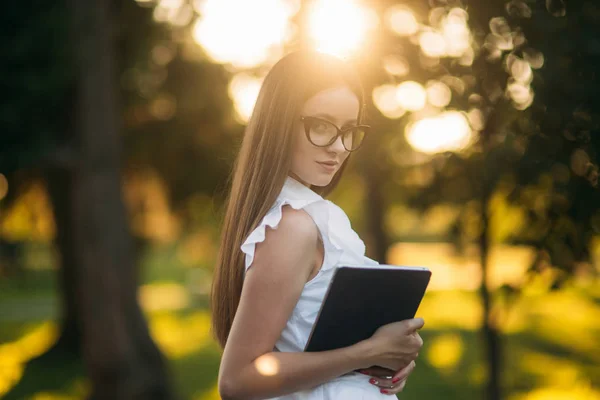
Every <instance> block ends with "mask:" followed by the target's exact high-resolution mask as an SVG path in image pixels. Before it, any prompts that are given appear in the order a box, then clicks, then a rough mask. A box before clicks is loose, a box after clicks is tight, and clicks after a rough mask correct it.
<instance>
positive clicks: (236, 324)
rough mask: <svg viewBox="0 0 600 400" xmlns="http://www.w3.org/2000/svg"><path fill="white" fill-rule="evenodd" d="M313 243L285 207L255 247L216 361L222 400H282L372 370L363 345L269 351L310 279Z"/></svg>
mask: <svg viewBox="0 0 600 400" xmlns="http://www.w3.org/2000/svg"><path fill="white" fill-rule="evenodd" d="M317 238H318V231H317V227H316V225H315V224H314V222H313V220H312V218H311V217H310V216H309V215H308V214H307V213H306V212H304V211H302V210H294V209H292V208H289V207H284V208H283V216H282V219H281V221H280V223H279V224H278V226H277V228H276V229H267V232H266V237H265V240H264V242H262V243H259V244H258V245H257V246H256V250H255V255H254V261H253V263H252V266H251V267H250V268H249V269H248V270H247V272H246V277H245V280H244V285H243V288H242V294H241V299H240V304H239V307H238V310H237V313H236V315H235V318H234V321H233V324H232V327H231V332H230V334H229V337H228V340H227V343H226V345H225V349H224V353H223V358H222V360H221V367H220V370H219V392H220V394H221V396H222V397H223V399H261V398H269V397H276V396H281V395H284V394H289V393H292V392H295V391H299V390H303V389H308V388H311V387H314V386H317V385H319V384H321V383H324V382H327V381H329V380H331V379H333V378H335V377H337V376H340V375H343V374H345V373H347V372H350V371H352V370H355V369H357V368H364V367H368V366H370V365H372V364H369V362H365V361H363V360H367V361H368V358H367V356H368V354H369V351H370V347H369V344H368V343H367V342H364V343H359V344H357V345H355V346H351V347H346V348H343V349H337V350H331V351H326V352H314V353H304V352H274V351H273V349H274V347H275V343H276V342H277V340H278V338H279V336H280V335H281V332H282V330H283V329H284V327H285V326H286V323H287V321H288V319H289V317H290V315H291V313H292V311H293V310H294V307H295V306H296V303H297V302H298V299H299V297H300V294H301V292H302V289H303V288H304V285H305V284H306V281H307V279H308V277H309V275H310V273H311V270H312V267H313V264H314V261H315V257H316V251H317V245H318V241H317Z"/></svg>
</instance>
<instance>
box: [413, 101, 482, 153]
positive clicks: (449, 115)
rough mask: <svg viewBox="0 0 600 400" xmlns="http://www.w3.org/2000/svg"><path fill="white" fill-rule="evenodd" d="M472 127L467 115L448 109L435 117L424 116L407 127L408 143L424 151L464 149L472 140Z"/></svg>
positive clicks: (437, 151)
mask: <svg viewBox="0 0 600 400" xmlns="http://www.w3.org/2000/svg"><path fill="white" fill-rule="evenodd" d="M471 135H472V131H471V127H470V126H469V122H468V121H467V118H466V117H465V115H464V114H463V113H461V112H458V111H446V112H444V113H441V114H439V115H437V116H435V117H431V118H423V119H420V120H418V121H416V122H414V123H411V124H410V125H409V126H408V127H407V129H406V138H407V140H408V143H409V144H410V145H411V146H412V147H413V148H414V149H416V150H418V151H421V152H423V153H430V154H432V153H439V152H442V151H456V150H460V149H463V148H464V147H465V146H466V145H467V144H468V143H469V141H470V140H471Z"/></svg>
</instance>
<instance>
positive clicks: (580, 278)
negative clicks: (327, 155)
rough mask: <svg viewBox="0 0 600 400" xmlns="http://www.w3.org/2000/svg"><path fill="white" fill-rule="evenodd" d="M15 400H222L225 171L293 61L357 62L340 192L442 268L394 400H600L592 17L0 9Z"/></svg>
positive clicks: (373, 237)
mask: <svg viewBox="0 0 600 400" xmlns="http://www.w3.org/2000/svg"><path fill="white" fill-rule="evenodd" d="M0 20H1V21H2V23H1V24H0V30H2V35H0V49H1V51H2V54H3V57H2V63H1V64H0V80H1V81H2V88H3V91H2V92H3V93H2V94H3V96H2V100H1V102H0V129H1V134H0V397H2V398H6V399H19V400H20V399H35V400H51V399H53V400H58V399H61V400H64V399H80V398H99V399H104V398H106V399H109V398H110V399H133V398H140V399H174V398H181V399H194V400H212V399H218V398H219V396H218V390H217V386H216V384H217V374H218V366H219V360H220V354H221V353H220V349H219V348H218V346H217V345H216V343H215V342H214V340H213V339H212V337H211V335H210V331H209V329H210V312H209V309H208V295H209V291H210V282H211V274H212V269H213V265H214V262H215V258H216V252H217V249H218V241H219V222H220V218H221V216H222V205H223V201H224V198H225V195H226V192H227V188H228V176H229V175H228V174H229V172H230V168H231V165H232V162H233V160H234V157H235V154H236V151H237V148H238V146H239V144H240V141H241V138H242V136H243V129H244V124H245V123H246V121H247V120H248V117H249V115H250V114H251V110H252V107H253V103H254V101H255V98H256V95H257V93H258V90H259V87H260V82H261V80H262V78H263V77H264V76H265V74H266V72H267V71H268V70H269V68H270V66H272V65H273V63H274V62H276V61H277V60H278V59H279V58H280V57H281V56H282V55H284V54H285V53H287V52H289V51H292V50H295V49H300V48H315V49H318V50H319V51H323V52H328V53H332V54H336V55H338V56H340V57H344V58H346V59H348V60H349V61H350V62H353V63H354V64H355V65H356V66H357V68H359V70H360V71H361V74H362V76H363V77H364V81H365V90H366V93H367V101H368V105H367V112H368V122H369V123H370V124H371V125H372V126H373V133H372V135H371V136H370V137H369V140H368V141H367V143H366V144H365V146H364V147H363V148H362V149H361V151H360V152H359V154H357V156H356V157H354V159H353V160H352V162H353V163H352V165H351V166H350V168H349V170H347V173H346V176H345V178H344V179H343V180H342V183H341V184H340V186H339V187H338V188H337V189H336V191H335V192H334V193H333V194H332V195H331V197H330V198H331V200H333V201H334V202H336V203H337V204H339V205H340V206H341V207H342V208H343V209H344V210H345V211H346V212H347V214H348V215H349V217H350V220H351V221H352V224H353V227H354V229H355V230H356V231H357V232H358V233H359V234H360V236H361V237H363V238H364V239H365V242H366V244H367V255H369V256H370V257H372V258H374V259H377V260H378V261H380V262H382V263H390V264H401V265H423V266H427V267H429V268H431V269H432V271H433V278H432V281H431V285H430V287H429V290H428V293H427V295H426V297H425V299H424V300H423V303H422V305H421V308H420V310H419V313H418V315H419V316H421V317H423V318H424V319H425V321H426V325H425V328H424V330H423V331H422V336H423V338H424V342H425V344H424V348H423V351H422V352H421V356H420V357H419V360H418V366H417V368H416V370H415V372H414V373H413V374H412V375H411V377H410V378H409V380H408V384H407V386H406V389H405V390H404V391H403V392H402V393H401V394H400V396H399V397H400V398H404V399H406V400H411V399H431V400H434V399H446V400H450V399H490V400H499V399H507V400H594V399H600V282H599V280H598V274H599V272H600V208H599V205H600V196H599V192H598V186H597V184H598V164H597V161H598V151H599V150H600V137H599V133H600V132H599V122H600V114H599V105H600V103H599V101H598V99H597V93H600V82H599V81H598V76H597V75H598V72H597V65H598V62H599V61H600V4H598V3H597V2H596V1H592V0H589V1H583V0H571V1H566V0H510V1H505V0H489V1H485V2H482V1H467V0H429V1H425V0H419V1H414V0H406V1H393V0H378V1H375V0H371V1H358V0H356V1H351V0H347V1H342V0H313V1H300V0H260V1H258V0H257V1H244V0H137V1H134V0H123V1H116V0H113V1H108V0H87V1H85V2H84V1H77V0H70V1H54V2H48V1H41V0H40V1H30V2H11V3H10V4H5V5H4V7H3V11H2V13H1V14H0Z"/></svg>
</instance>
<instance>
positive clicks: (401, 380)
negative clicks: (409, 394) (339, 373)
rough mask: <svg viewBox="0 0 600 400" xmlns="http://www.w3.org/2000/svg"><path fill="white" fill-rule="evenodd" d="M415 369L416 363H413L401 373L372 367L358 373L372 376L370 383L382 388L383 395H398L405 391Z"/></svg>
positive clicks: (400, 371)
mask: <svg viewBox="0 0 600 400" xmlns="http://www.w3.org/2000/svg"><path fill="white" fill-rule="evenodd" d="M415 367H416V363H415V362H414V361H411V363H410V364H408V365H407V366H406V367H404V368H402V369H400V370H399V371H393V370H390V369H387V368H382V367H370V368H366V369H361V370H358V372H360V373H362V374H365V375H369V376H371V377H372V378H371V379H369V382H370V383H372V384H373V385H375V386H377V387H378V388H380V389H381V392H382V393H385V394H397V393H400V392H401V391H402V390H403V389H404V386H406V380H407V379H408V376H409V375H410V374H411V373H412V372H413V370H414V369H415Z"/></svg>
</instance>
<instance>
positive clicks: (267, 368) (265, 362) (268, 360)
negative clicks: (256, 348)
mask: <svg viewBox="0 0 600 400" xmlns="http://www.w3.org/2000/svg"><path fill="white" fill-rule="evenodd" d="M254 365H255V366H256V369H257V370H258V372H259V373H260V374H261V375H264V376H273V375H277V373H278V372H279V362H278V361H277V359H276V358H275V357H273V356H272V355H270V354H264V355H262V356H260V357H258V358H257V359H256V361H254Z"/></svg>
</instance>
